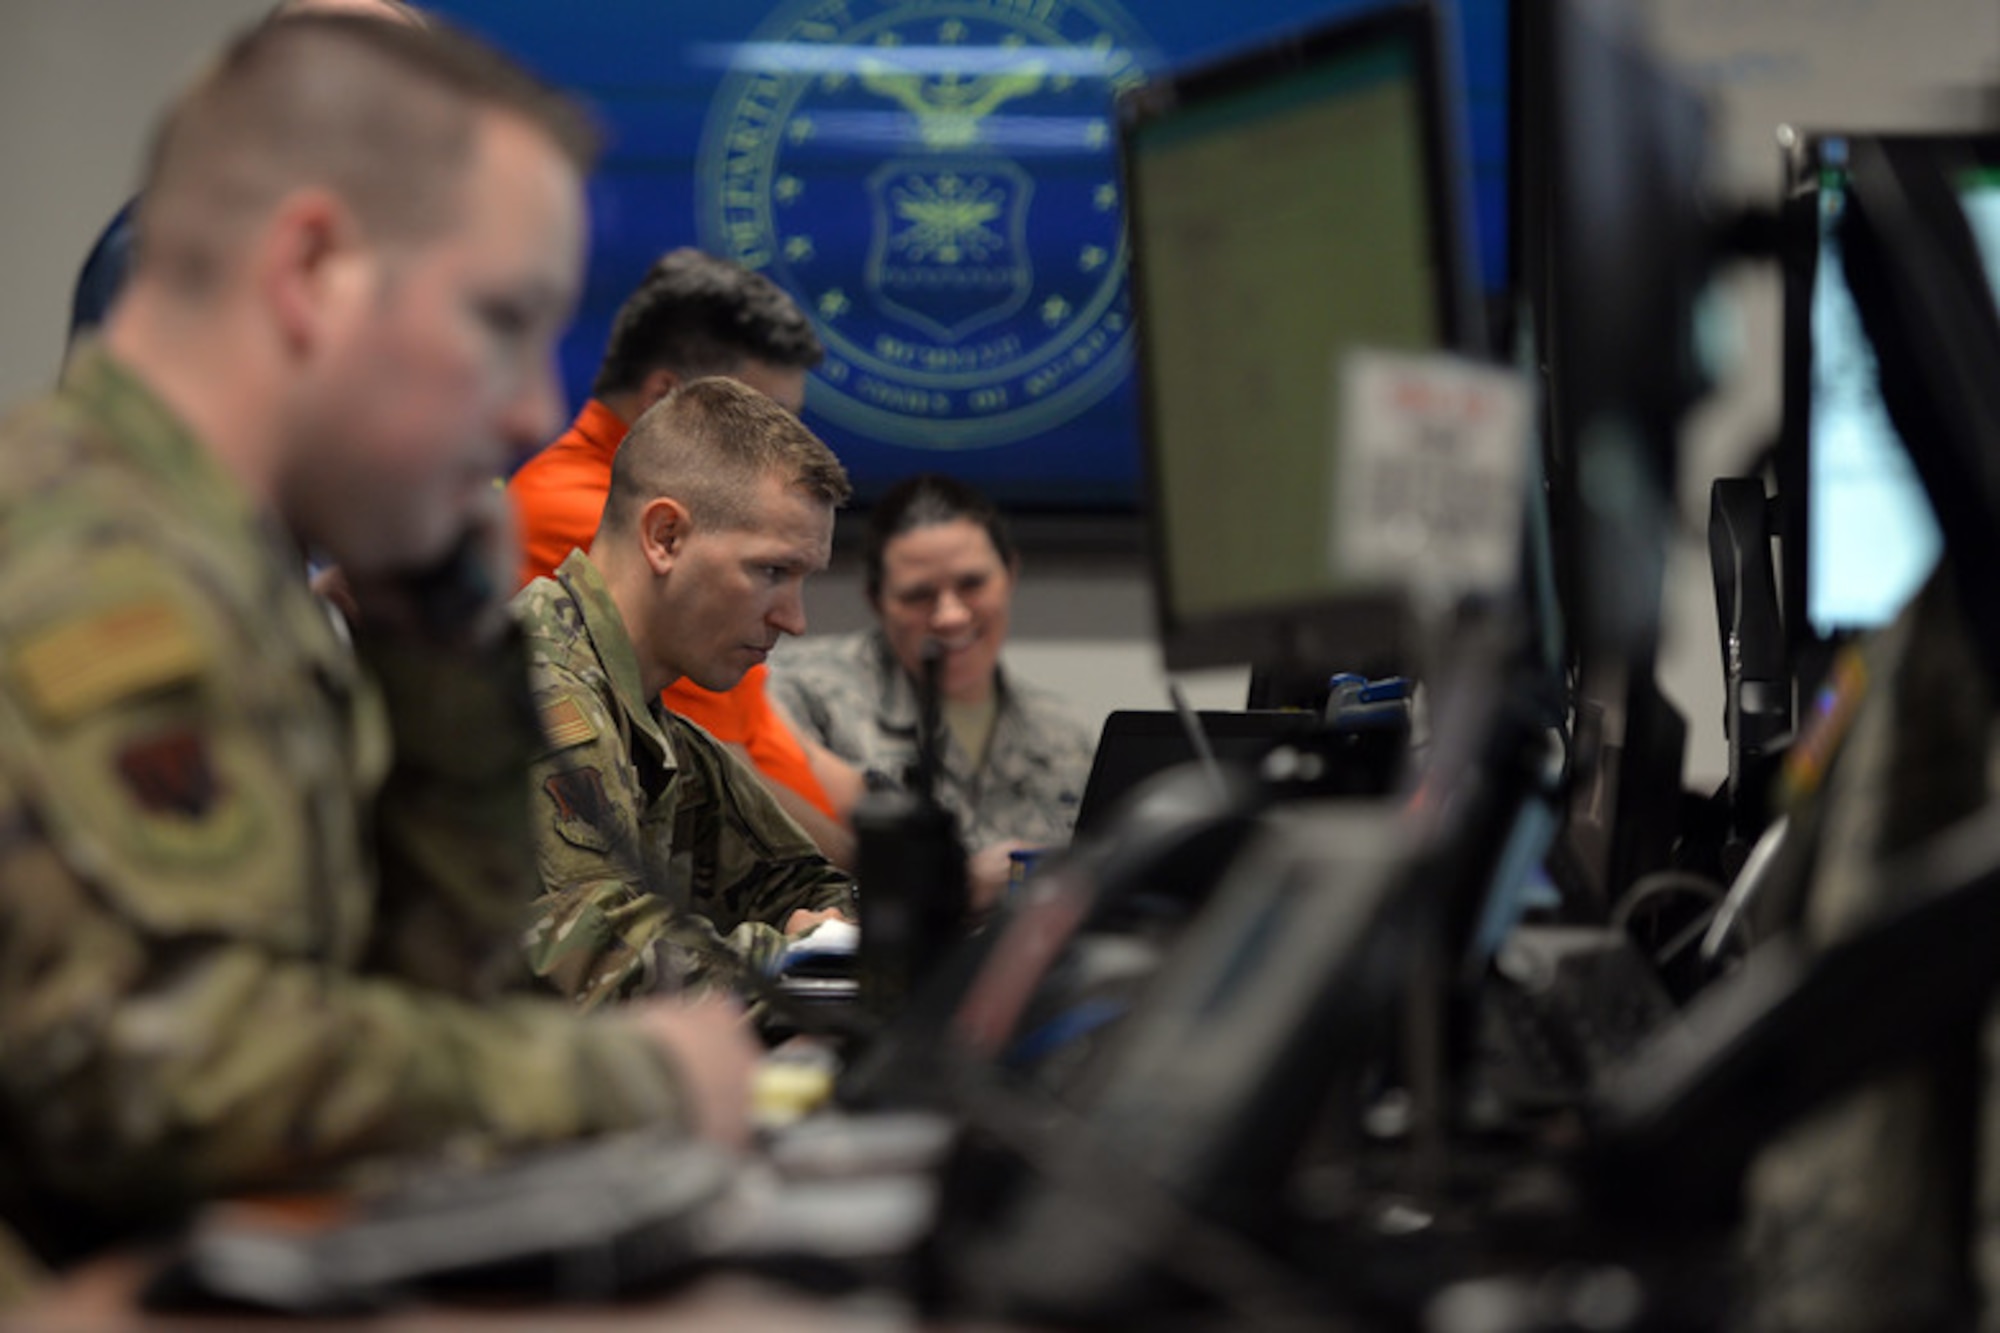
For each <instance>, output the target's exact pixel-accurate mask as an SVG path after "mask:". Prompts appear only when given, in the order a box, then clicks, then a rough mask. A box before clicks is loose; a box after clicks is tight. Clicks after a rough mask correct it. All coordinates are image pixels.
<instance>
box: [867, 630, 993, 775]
mask: <svg viewBox="0 0 2000 1333" xmlns="http://www.w3.org/2000/svg"><path fill="white" fill-rule="evenodd" d="M868 649H869V653H870V655H871V661H872V662H873V664H874V667H875V674H876V678H877V679H878V680H880V681H881V682H882V691H881V694H880V696H879V697H878V698H877V699H876V701H875V724H876V726H878V727H880V728H881V729H882V730H883V731H885V732H890V733H899V734H901V735H905V736H911V737H914V736H915V735H916V734H917V685H916V682H915V681H913V680H911V679H910V674H909V673H908V672H907V671H905V670H903V664H902V663H901V662H899V661H897V660H896V653H895V650H894V649H893V648H891V647H890V646H889V636H888V635H887V634H885V633H884V632H883V631H882V630H881V628H880V627H877V628H875V629H872V630H869V631H868ZM1006 715H1007V673H1006V671H1005V669H1003V668H1002V667H1001V666H1000V664H999V663H997V662H996V663H994V665H993V725H994V727H995V728H996V730H997V729H998V727H999V726H1000V720H1001V719H1002V718H1004V717H1005V716H1006ZM988 749H989V750H990V749H991V742H988Z"/></svg>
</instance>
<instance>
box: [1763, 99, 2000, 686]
mask: <svg viewBox="0 0 2000 1333" xmlns="http://www.w3.org/2000/svg"><path fill="white" fill-rule="evenodd" d="M1862 137H1864V136H1857V135H1852V134H1834V133H1825V134H1810V135H1800V136H1798V137H1796V138H1795V139H1794V140H1792V141H1791V142H1790V143H1789V144H1788V145H1787V147H1786V163H1785V166H1786V192H1785V201H1784V208H1783V216H1784V272H1785V330H1784V347H1785V351H1784V398H1785V407H1784V430H1783V444H1782V447H1781V450H1780V455H1779V493H1780V495H1781V496H1782V497H1783V501H1784V504H1783V509H1782V514H1783V518H1784V524H1785V526H1784V527H1783V529H1782V532H1783V534H1784V543H1783V579H1784V599H1785V605H1786V607H1787V608H1795V609H1794V610H1789V611H1788V617H1789V619H1790V620H1791V622H1792V625H1791V640H1792V646H1793V653H1794V660H1795V663H1796V671H1795V674H1796V676H1797V679H1798V681H1799V684H1800V687H1801V689H1802V690H1803V691H1806V692H1810V691H1811V690H1812V689H1813V688H1815V687H1816V685H1817V684H1818V682H1819V681H1820V679H1821V678H1822V677H1823V676H1824V674H1825V669H1826V664H1827V660H1828V657H1829V655H1830V653H1831V652H1832V650H1833V649H1834V648H1835V647H1836V646H1837V645H1838V644H1839V643H1840V642H1842V641H1843V640H1845V639H1846V638H1848V637H1850V636H1852V635H1854V634H1856V633H1860V632H1864V631H1867V630H1872V629H1876V628H1879V627H1880V626H1882V625H1885V624H1887V623H1888V622H1889V621H1890V620H1891V619H1893V618H1894V617H1895V615H1896V613H1897V612H1898V611H1900V610H1901V609H1902V608H1903V605H1904V604H1905V603H1906V602H1908V601H1909V600H1910V598H1911V596H1912V595H1914V594H1915V592H1916V591H1917V589H1918V588H1919V587H1920V586H1921V585H1922V584H1923V582H1924V580H1925V579H1926V578H1927V577H1929V575H1930V572H1931V570H1932V569H1933V568H1934V567H1935V566H1936V564H1937V561H1938V557H1939V555H1940V554H1941V553H1942V551H1943V537H1942V535H1941V533H1940V531H1939V528H1938V522H1937V517H1936V515H1935V514H1934V513H1933V511H1932V508H1931V503H1930V499H1929V497H1928V496H1927V495H1926V494H1925V491H1924V486H1923V482H1922V481H1921V479H1920V478H1919V477H1918V475H1917V471H1916V468H1915V466H1914V464H1913V463H1912V462H1911V460H1910V455H1909V452H1908V451H1907V450H1906V449H1905V447H1904V445H1903V440H1902V437H1901V436H1900V435H1899V434H1898V433H1897V431H1896V427H1895V426H1894V424H1893V423H1892V422H1891V421H1890V419H1889V412H1888V409H1887V408H1886V407H1884V406H1883V403H1882V396H1881V392H1880V390H1879V387H1878V385H1877V379H1876V366H1875V353H1874V351H1873V349H1872V348H1871V347H1870V346H1869V343H1868V340H1867V338H1866V337H1865V336H1863V333H1862V330H1861V320H1860V316H1859V314H1858V312H1857V311H1856V308H1855V304H1854V296H1853V294H1852V293H1851V292H1850V291H1849V289H1848V284H1847V275H1846V271H1845V268H1844V266H1843V264H1842V262H1841V253H1840V245H1839V241H1838V229H1839V226H1840V221H1841V217H1842V215H1843V213H1844V211H1845V209H1846V206H1847V197H1848V194H1847V190H1848V181H1847V164H1848V159H1849V154H1850V152H1851V150H1852V147H1853V145H1854V143H1855V142H1856V141H1857V140H1858V139H1860V138H1862ZM1866 137H1873V138H1878V139H1879V138H1883V137H1885V136H1866ZM1927 141H1928V142H1933V143H1937V144H1939V145H1940V146H1945V145H1949V146H1951V147H1953V148H1954V149H1955V150H1960V151H1961V154H1962V156H1964V157H1965V158H1966V160H1968V161H1971V162H1975V163H1977V164H1978V165H1977V166H1976V167H1973V168H1971V169H1968V170H1967V171H1965V172H1964V173H1962V175H1961V178H1960V179H1959V180H1958V181H1957V182H1956V184H1957V186H1958V189H1959V198H1960V202H1961V204H1962V205H1963V206H1964V209H1965V213H1966V219H1967V221H1968V222H1970V223H1971V225H1972V232H1973V236H1974V238H1975V240H1976V241H1977V242H1978V243H1979V246H1980V250H1981V254H1982V257H1983V258H1984V259H1985V261H1986V271H1987V275H1988V278H1989V279H1990V280H1991V282H1992V284H1993V287H1994V290H1995V292H1996V294H1997V295H2000V137H1996V136H1964V137H1955V138H1949V139H1947V138H1943V137H1937V136H1933V137H1930V138H1929V139H1928V140H1927Z"/></svg>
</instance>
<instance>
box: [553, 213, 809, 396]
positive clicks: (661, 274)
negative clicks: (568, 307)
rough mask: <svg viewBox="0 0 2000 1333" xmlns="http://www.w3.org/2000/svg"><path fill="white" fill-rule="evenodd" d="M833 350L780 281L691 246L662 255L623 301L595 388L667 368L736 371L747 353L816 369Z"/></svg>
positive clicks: (627, 383) (626, 384)
mask: <svg viewBox="0 0 2000 1333" xmlns="http://www.w3.org/2000/svg"><path fill="white" fill-rule="evenodd" d="M825 356H826V351H825V349H824V348H822V347H821V346H820V341H819V335H818V334H816V333H814V332H813V328H812V325H811V323H809V322H808V321H807V319H806V317H805V312H804V311H802V310H800V309H799V307H798V303H797V302H795V301H793V300H792V298H791V297H789V296H787V295H786V294H785V292H784V290H783V289H782V288H780V287H779V286H778V284H776V283H774V282H772V281H771V280H770V279H769V278H767V277H765V276H764V275H763V274H761V273H757V272H754V271H752V270H750V269H747V268H744V267H743V266H742V265H741V264H736V263H732V262H731V261H729V260H727V259H718V258H717V257H716V256H714V255H711V254H705V253H703V252H702V251H700V250H695V249H692V248H686V247H683V248H682V249H679V250H671V251H669V252H668V253H666V254H664V255H661V256H660V257H659V259H657V260H655V261H654V263H653V267H652V268H651V269H650V270H649V271H648V272H647V274H646V277H645V280H644V281H642V282H641V283H640V284H639V286H638V287H637V288H636V289H635V290H634V291H633V293H632V294H631V295H630V296H628V297H626V298H625V304H624V305H622V306H620V307H619V308H618V315H617V318H615V319H614V320H613V321H612V323H611V340H610V343H609V345H608V346H606V348H605V349H604V362H603V364H602V365H600V366H599V367H598V370H597V381H596V383H594V384H593V385H592V386H591V390H590V392H591V396H592V397H595V398H603V397H606V396H608V395H611V394H619V393H630V392H632V391H633V390H635V389H637V388H638V387H639V386H640V385H641V384H642V383H643V382H644V381H645V378H646V376H647V375H648V374H650V373H652V372H653V371H655V370H659V369H666V370H671V371H673V372H674V373H675V374H676V375H678V376H679V377H680V378H681V379H683V380H688V379H696V378H699V377H700V376H703V375H727V374H730V373H732V372H733V371H735V370H736V369H737V367H739V366H740V365H741V364H742V363H743V362H744V361H746V360H754V361H763V362H766V363H768V364H770V365H774V366H788V367H789V366H797V367H800V368H802V369H807V370H810V369H811V368H812V367H814V366H816V365H818V364H819V363H820V361H821V360H823V359H824V358H825Z"/></svg>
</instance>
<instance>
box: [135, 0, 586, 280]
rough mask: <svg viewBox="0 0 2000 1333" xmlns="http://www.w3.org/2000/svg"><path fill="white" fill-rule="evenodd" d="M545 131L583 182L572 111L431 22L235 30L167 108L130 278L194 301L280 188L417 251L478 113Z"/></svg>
mask: <svg viewBox="0 0 2000 1333" xmlns="http://www.w3.org/2000/svg"><path fill="white" fill-rule="evenodd" d="M489 110H490V111H500V112H504V113H507V114H510V115H513V116H516V117H518V118H520V119H521V120H523V121H525V122H527V123H528V124H529V125H532V126H534V127H535V128H537V129H539V130H540V131H542V132H543V133H544V134H545V135H546V136H547V137H548V138H549V140H550V141H551V142H552V143H553V144H555V145H556V146H557V147H558V148H559V149H560V150H561V151H562V152H563V153H564V154H565V155H566V156H567V157H568V158H569V159H570V160H571V161H572V162H574V163H575V164H576V167H577V170H578V172H579V173H585V172H588V171H589V169H590V165H591V162H592V160H593V158H594V156H595V153H596V135H595V132H594V131H593V129H592V128H591V126H590V124H589V122H588V121H587V120H586V119H585V117H584V116H583V114H582V113H581V111H579V110H578V109H577V108H576V107H575V106H574V105H573V104H571V103H570V102H569V101H568V100H567V99H565V98H564V97H562V96H561V95H560V94H558V93H556V92H554V91H553V90H551V89H549V88H548V87H547V86H545V85H544V84H542V83H541V82H540V81H539V80H537V79H536V78H535V77H534V76H533V75H531V74H529V73H528V72H527V71H525V70H523V69H522V68H520V67H519V66H518V65H515V64H514V63H513V62H512V61H510V60H508V59H507V58H506V57H505V56H502V55H500V54H499V53H498V52H496V51H494V50H492V49H491V48H489V47H487V46H485V45H483V44H481V43H480V42H478V41H476V40H474V39H473V38H471V37H468V36H466V35H465V34H463V33H460V32H458V31H456V30H454V29H452V28H449V27H448V26H446V25H444V24H441V23H438V22H436V21H435V20H432V21H428V22H426V23H425V24H424V25H422V26H412V25H409V24H403V23H388V22H384V21H383V20H382V19H381V18H379V17H378V18H369V17H365V16H362V15H359V14H354V13H301V14H295V15H287V16H286V17H285V18H283V19H282V20H281V21H277V22H262V23H258V24H256V25H255V26H253V27H251V28H250V29H249V30H248V31H247V32H245V33H243V34H242V35H241V36H239V37H238V38H237V39H236V40H235V41H234V42H232V43H231V44H230V45H229V47H228V48H227V49H226V50H225V51H224V52H223V54H222V56H221V57H220V58H219V59H218V60H217V61H216V62H215V64H214V65H212V66H211V67H210V68H209V69H208V71H207V73H206V74H204V75H203V76H202V77H201V78H200V79H199V80H197V81H196V83H195V84H194V86H193V87H192V88H190V89H189V90H188V91H187V92H186V93H185V94H183V95H182V97H181V98H180V99H179V100H178V101H177V102H176V103H175V104H174V105H173V107H172V108H171V109H170V110H169V111H168V113H167V116H166V118H165V119H164V120H163V121H162V123H161V124H160V127H159V129H158V131H157V133H156V134H155V137H154V139H153V144H152V151H151V153H150V155H149V157H148V161H147V169H146V178H145V182H144V185H143V187H142V190H141V197H140V206H139V239H138V249H137V261H138V271H140V272H142V273H154V274H157V275H158V276H160V277H162V278H164V279H165V280H167V281H168V282H169V283H171V284H173V285H174V286H175V287H176V288H178V289H180V290H182V291H185V292H191V293H199V292H201V291H203V290H205V289H207V288H208V287H209V286H211V285H212V284H213V282H214V281H215V278H216V276H217V274H218V273H219V272H220V271H221V270H222V267H223V261H224V259H225V257H226V256H227V255H229V254H230V253H232V252H233V251H234V250H235V248H236V246H237V245H238V243H239V242H240V241H241V240H242V239H243V237H244V235H245V234H246V233H247V232H249V231H250V230H252V229H253V228H254V227H255V226H256V225H257V223H258V222H260V221H261V220H262V218H263V217H264V215H265V214H266V212H267V211H268V210H269V209H271V208H272V207H273V206H274V205H276V203H277V202H278V201H279V200H280V199H282V198H283V197H284V196H285V195H286V194H287V193H289V192H291V191H293V190H297V189H302V188H308V187H313V186H319V187H323V188H326V189H328V190H330V191H332V192H333V193H334V194H336V195H338V196H339V197H340V198H341V199H342V200H343V201H344V202H345V203H346V205H347V206H348V207H349V208H350V209H352V210H353V211H354V214H355V216H356V218H357V219H358V220H359V222H360V225H361V226H362V227H363V228H364V229H366V231H367V232H368V234H369V236H370V237H371V238H373V239H376V240H385V241H398V242H418V241H422V240H426V239H428V238H429V237H431V236H433V235H435V234H437V233H438V232H440V231H442V230H443V229H445V228H446V227H448V226H449V225H451V223H452V222H453V221H454V220H455V218H456V216H457V207H458V202H457V201H458V196H459V192H460V187H461V186H462V184H463V180H464V176H465V168H466V167H467V166H468V165H469V164H470V162H471V158H472V153H473V150H474V146H475V142H476V134H477V129H478V124H479V113H480V112H482V111H489Z"/></svg>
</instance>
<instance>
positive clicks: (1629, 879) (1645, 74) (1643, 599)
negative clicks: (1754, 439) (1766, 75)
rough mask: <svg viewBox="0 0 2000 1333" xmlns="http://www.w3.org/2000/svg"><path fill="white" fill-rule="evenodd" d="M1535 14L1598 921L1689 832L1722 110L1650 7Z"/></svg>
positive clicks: (1553, 516)
mask: <svg viewBox="0 0 2000 1333" xmlns="http://www.w3.org/2000/svg"><path fill="white" fill-rule="evenodd" d="M1515 14H1516V23H1515V27H1514V38H1515V42H1516V44H1517V45H1516V49H1517V52H1518V55H1519V66H1518V69H1517V77H1516V80H1515V83H1514V92H1515V96H1516V98H1517V102H1516V107H1515V114H1516V117H1517V125H1516V134H1517V140H1518V145H1519V153H1518V161H1519V166H1520V174H1519V177H1518V180H1517V184H1518V187H1519V188H1518V189H1517V192H1516V207H1517V210H1518V211H1517V213H1516V216H1515V234H1516V236H1517V237H1518V238H1519V244H1520V247H1521V256H1520V267H1521V271H1522V274H1523V282H1524V286H1525V292H1526V297H1527V299H1526V302H1525V303H1524V304H1525V305H1526V307H1527V311H1528V328H1527V330H1526V333H1527V335H1528V342H1529V347H1528V351H1527V355H1528V357H1529V358H1530V359H1531V361H1532V363H1533V364H1534V366H1535V367H1536V369H1537V370H1538V371H1539V372H1540V373H1541V375H1542V376H1543V388H1544V392H1543V402H1544V406H1545V409H1546V413H1547V418H1546V431H1547V435H1546V440H1545V455H1544V462H1545V466H1546V468H1547V482H1548V500H1549V513H1548V515H1547V519H1548V524H1549V529H1550V533H1551V543H1550V544H1551V546H1552V548H1553V553H1554V560H1553V565H1554V575H1555V578H1554V582H1555V585H1556V597H1557V600H1558V603H1559V611H1560V623H1561V629H1562V634H1563V638H1564V643H1563V651H1564V655H1565V657H1566V658H1567V659H1568V661H1569V662H1570V664H1571V673H1570V677H1569V678H1570V680H1571V681H1572V683H1573V689H1572V693H1571V697H1570V703H1571V709H1572V723H1571V729H1570V742H1571V743H1570V752H1569V757H1570V765H1569V773H1568V778H1567V804H1568V810H1567V815H1566V823H1565V827H1564V831H1563V834H1562V838H1561V840H1560V842H1559V844H1558V847H1557V849H1556V851H1555V853H1554V855H1553V856H1552V857H1551V866H1550V869H1551V871H1552V873H1553V874H1554V876H1555V878H1556V880H1557V882H1558V883H1559V884H1560V885H1561V887H1562V889H1563V891H1564V895H1565V898H1566V899H1567V900H1568V902H1569V904H1570V907H1571V910H1572V911H1574V912H1576V913H1578V914H1581V915H1583V916H1585V917H1587V918H1596V917H1599V916H1601V915H1602V914H1603V913H1605V912H1607V911H1608V910H1609V909H1610V907H1611V904H1612V903H1613V902H1615V901H1616V900H1617V899H1618V897H1619V896H1620V895H1621V894H1622V893H1623V892H1624V891H1625V890H1626V889H1627V888H1628V887H1629V886H1630V885H1631V884H1632V883H1633V882H1634V881H1635V880H1636V879H1637V878H1638V877H1639V876H1641V875H1643V874H1644V873H1646V872H1648V871H1652V870H1657V869H1660V868H1661V867H1662V865H1663V864H1664V863H1665V860H1666V857H1667V852H1668V850H1669V849H1670V848H1671V847H1672V845H1673V843H1674V841H1675V840H1676V838H1677V836H1678V834H1679V819H1678V816H1679V810H1680V804H1681V802H1680V799H1679V797H1680V789H1681V780H1682V768H1683V763H1684V751H1685V740H1686V727H1685V723H1684V722H1683V721H1682V720H1681V719H1680V717H1679V715H1678V714H1677V712H1676V711H1675V710H1674V708H1673V706H1672V705H1671V703H1670V702H1669V701H1668V700H1667V699H1666V697H1665V695H1664V694H1663V693H1662V692H1661V691H1660V689H1659V688H1658V684H1657V680H1656V674H1655V659H1656V655H1657V647H1658V642H1659V636H1660V621H1661V590H1662V586H1663V580H1664V572H1665V566H1666V557H1667V551H1668V546H1669V542H1670V538H1671V535H1672V529H1673V523H1672V518H1673V514H1674V498H1673V497H1674V495H1675V482H1676V472H1677V466H1676V465H1677V457H1676V442H1677V438H1678V428H1679V425H1680V422H1681V419H1682V417H1683V415H1684V413H1685V412H1686V411H1687V409H1688V408H1689V407H1690V406H1691V405H1692V404H1693V403H1694V402H1695V401H1696V399H1697V398H1698V396H1699V393H1700V389H1701V376H1700V374H1699V362H1698V358H1697V356H1696V347H1695V308H1696V304H1697V301H1698V298H1699V294H1700V291H1701V288H1702V285H1703V283H1704V282H1705V280H1706V277H1707V273H1708V270H1709V266H1710V263H1711V260H1712V252H1713V248H1714V239H1713V236H1712V234H1711V229H1712V223H1711V221H1710V217H1709V211H1708V203H1707V198H1706V194H1705V184H1706V182H1705V176H1704V173H1705V169H1706V158H1707V128H1708V125H1707V112H1706V108H1705V106H1704V104H1703V102H1702V100H1701V98H1700V97H1699V96H1698V95H1697V94H1696V92H1695V91H1694V90H1693V89H1692V87H1691V86H1690V85H1689V84H1687V83H1686V82H1685V81H1684V80H1683V79H1681V78H1680V77H1679V76H1678V75H1677V74H1676V72H1675V71H1674V70H1673V69H1672V68H1671V67H1670V66H1668V65H1667V64H1666V63H1665V62H1663V61H1662V60H1661V59H1660V58H1659V57H1658V56H1657V55H1656V54H1655V53H1654V52H1653V51H1652V49H1651V47H1650V45H1649V43H1648V41H1647V39H1646V33H1645V31H1644V29H1643V26H1642V25H1641V23H1640V22H1639V20H1640V18H1641V17H1642V16H1641V15H1640V14H1639V12H1638V8H1637V6H1635V5H1617V4H1604V3H1588V2H1586V0H1538V2H1537V3H1534V4H1528V5H1522V6H1519V7H1518V8H1517V10H1516V11H1515Z"/></svg>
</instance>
